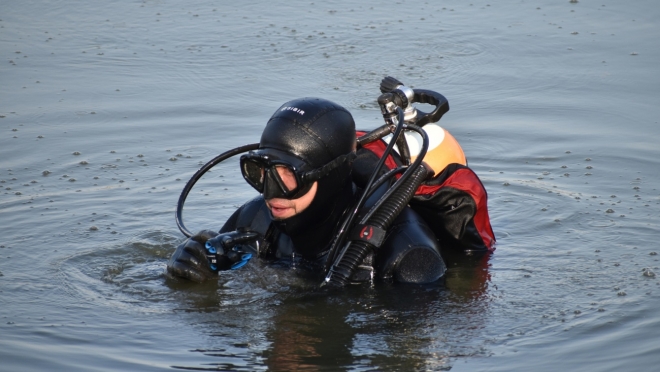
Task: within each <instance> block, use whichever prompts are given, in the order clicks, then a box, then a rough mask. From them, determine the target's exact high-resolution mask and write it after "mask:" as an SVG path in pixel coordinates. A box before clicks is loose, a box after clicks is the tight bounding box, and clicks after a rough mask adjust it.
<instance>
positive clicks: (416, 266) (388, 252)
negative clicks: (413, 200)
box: [375, 208, 447, 283]
mask: <svg viewBox="0 0 660 372" xmlns="http://www.w3.org/2000/svg"><path fill="white" fill-rule="evenodd" d="M375 269H376V272H377V275H378V277H379V278H380V279H386V280H393V281H395V282H399V283H432V282H435V281H436V280H438V279H440V278H442V277H443V276H444V274H445V272H446V271H447V267H446V265H445V262H444V260H443V259H442V256H441V255H440V251H439V248H438V244H437V241H436V239H435V235H434V234H433V232H432V231H431V229H430V228H429V227H428V225H427V224H426V223H425V222H424V221H423V220H422V218H421V217H420V216H419V215H418V214H417V213H415V211H413V210H412V209H410V208H405V209H404V210H403V211H402V212H401V214H399V216H397V218H396V219H395V220H394V222H393V223H392V225H391V226H390V228H389V229H388V230H387V237H386V239H385V242H384V244H383V245H382V246H381V247H379V248H378V249H377V250H376V259H375Z"/></svg>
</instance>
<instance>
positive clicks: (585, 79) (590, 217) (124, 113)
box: [0, 0, 660, 371]
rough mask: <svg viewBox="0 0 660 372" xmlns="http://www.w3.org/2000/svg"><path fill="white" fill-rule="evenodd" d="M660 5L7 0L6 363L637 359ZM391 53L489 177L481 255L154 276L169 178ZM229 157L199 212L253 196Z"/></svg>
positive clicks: (374, 92)
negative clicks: (408, 277) (353, 271)
mask: <svg viewBox="0 0 660 372" xmlns="http://www.w3.org/2000/svg"><path fill="white" fill-rule="evenodd" d="M658 17H660V8H659V7H658V6H657V5H656V3H655V2H652V1H650V0H646V1H636V2H634V3H626V4H623V3H620V2H616V1H611V0H601V1H599V2H590V1H580V2H569V1H547V0H546V1H534V2H530V1H509V2H504V3H502V2H487V1H473V2H471V3H466V2H461V1H445V2H442V3H438V2H425V3H420V2H412V1H399V2H394V3H388V4H383V3H382V2H376V1H363V2H348V1H343V0H337V1H328V2H311V1H309V2H293V3H292V2H285V1H271V2H268V3H265V2H257V1H252V2H249V1H248V2H241V3H232V4H231V5H228V4H225V3H224V2H214V1H207V0H200V1H195V2H193V3H185V4H184V3H181V2H175V1H170V0H162V1H120V2H98V1H97V2H71V1H51V2H41V1H21V2H4V3H2V4H1V5H0V19H1V21H0V132H1V133H2V134H1V137H0V186H2V193H0V225H2V227H3V228H2V232H3V234H2V237H1V238H0V258H1V260H0V304H1V306H0V317H1V322H0V334H1V335H2V337H0V345H1V347H0V350H1V351H0V360H1V361H2V362H1V363H0V370H6V371H16V370H21V371H42V370H62V371H64V370H66V371H72V370H80V371H110V370H133V371H149V370H163V369H194V370H245V371H252V370H449V369H451V370H453V371H462V370H465V371H475V370H489V371H496V370H502V371H511V370H519V371H526V370H530V369H534V370H547V371H556V370H559V369H567V370H572V371H577V370H589V371H596V370H597V371H610V370H612V371H613V370H653V369H655V368H657V365H658V363H659V362H660V347H659V346H658V343H657V335H658V334H660V313H659V312H658V311H657V309H658V308H659V307H660V288H659V282H658V279H657V277H656V276H655V274H660V269H659V268H658V266H659V264H658V255H657V252H658V251H659V250H660V247H659V246H658V243H657V237H658V236H660V217H659V216H660V191H659V190H658V187H659V185H660V182H659V181H660V175H659V173H658V169H659V168H658V160H657V159H658V158H659V157H660V147H658V145H657V139H658V138H659V136H660V129H658V117H659V116H660V102H659V99H658V97H660V94H659V93H660V91H659V88H658V87H660V72H659V70H658V67H657V66H660V49H658V48H657V41H656V40H657V39H658V36H660V29H659V28H660V27H659V26H658V23H657V19H658ZM385 75H392V76H395V77H397V78H399V79H400V80H402V81H404V82H406V83H407V84H409V85H412V86H413V87H418V88H426V89H432V90H437V91H439V92H441V93H442V94H444V95H445V96H446V97H447V98H448V99H449V102H450V106H451V111H450V112H449V113H448V114H446V115H445V116H444V117H443V119H442V121H441V124H442V125H443V126H444V127H445V128H447V129H448V130H450V131H451V132H452V134H453V135H454V136H455V137H456V138H457V139H458V141H459V142H460V143H461V145H462V146H463V148H464V150H465V152H466V155H467V157H468V161H469V164H470V166H471V167H472V168H473V169H474V170H475V171H476V172H477V174H478V175H479V176H480V177H481V179H482V181H483V182H484V184H485V186H486V188H487V190H488V192H489V208H490V215H491V219H492V223H493V227H494V230H495V233H496V236H497V238H498V245H497V250H496V252H495V254H494V255H493V256H492V257H491V258H490V260H488V261H485V262H479V263H476V264H474V265H472V266H457V267H451V268H450V270H449V272H448V275H447V282H446V285H444V286H431V287H420V288H417V287H415V288H410V287H408V286H387V285H381V286H376V287H373V288H352V289H351V290H348V291H346V293H341V294H336V295H332V296H328V295H324V294H321V293H318V292H317V291H315V286H314V283H310V282H308V281H306V280H304V279H302V278H299V277H297V276H296V275H293V274H292V273H291V272H288V271H283V270H279V269H277V268H272V267H267V266H264V265H261V264H259V263H257V262H253V263H252V264H251V265H249V267H248V268H246V269H245V270H241V271H239V272H236V273H234V272H232V273H228V274H226V275H222V277H221V278H220V279H219V280H218V282H217V283H215V282H214V283H205V284H204V285H194V284H190V283H181V282H178V281H174V280H171V279H167V278H166V276H165V275H164V271H165V264H166V261H167V258H168V257H169V256H170V254H171V253H172V252H173V250H174V249H175V247H176V246H177V244H179V243H180V242H181V241H182V240H183V236H182V235H181V234H180V233H179V232H178V231H177V229H176V225H175V223H174V213H173V212H174V207H175V203H176V200H177V198H178V195H179V192H180V190H181V188H182V187H183V185H184V184H185V182H186V181H187V180H188V179H189V178H190V176H191V175H192V174H193V173H194V172H195V171H196V170H197V169H198V168H199V166H200V165H202V164H204V163H205V162H206V161H208V160H209V159H211V158H212V157H214V156H215V155H217V154H218V153H220V152H223V151H225V150H227V149H229V148H233V147H235V146H237V145H241V144H246V143H251V142H256V141H258V138H259V135H260V132H261V130H262V128H263V126H264V125H265V122H266V121H267V119H268V117H269V116H270V115H271V114H272V112H273V111H274V110H275V109H276V108H277V107H279V105H280V104H282V103H283V102H285V101H287V100H290V99H294V98H298V97H303V96H319V97H323V98H327V99H330V100H333V101H336V102H338V103H340V104H342V105H344V106H345V107H347V108H348V109H349V110H350V111H351V112H352V113H353V115H354V117H355V118H356V121H357V123H358V126H359V127H360V128H363V129H370V128H375V127H376V126H378V125H380V124H381V121H382V119H381V118H380V113H379V110H378V106H377V104H376V102H375V100H376V98H377V96H378V84H379V82H380V79H381V78H382V77H383V76H385ZM254 195H255V193H254V191H253V190H251V189H250V188H249V187H246V185H245V184H244V182H243V181H242V180H241V179H240V176H239V174H238V172H237V170H236V164H234V163H228V164H223V165H221V166H219V167H217V168H215V169H214V170H213V172H211V173H209V174H208V175H207V176H205V177H204V179H203V180H202V181H201V182H200V183H199V184H198V186H196V187H195V189H194V190H193V192H192V193H191V195H190V197H189V202H188V204H187V205H186V210H185V213H184V218H185V221H186V224H187V226H188V227H189V228H190V229H191V230H198V229H202V228H219V227H220V226H221V225H222V223H223V221H224V220H225V219H226V218H227V217H228V216H229V215H230V214H231V212H233V210H234V209H235V208H236V207H237V206H239V205H240V204H242V203H243V202H244V201H245V200H248V199H249V198H251V197H253V196H254Z"/></svg>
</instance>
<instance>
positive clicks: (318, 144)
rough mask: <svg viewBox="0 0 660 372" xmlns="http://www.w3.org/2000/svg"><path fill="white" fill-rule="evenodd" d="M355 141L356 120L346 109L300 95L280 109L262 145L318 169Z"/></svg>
mask: <svg viewBox="0 0 660 372" xmlns="http://www.w3.org/2000/svg"><path fill="white" fill-rule="evenodd" d="M354 141H355V122H354V121H353V116H352V115H351V114H350V113H349V112H348V111H347V110H346V109H345V108H343V107H342V106H340V105H338V104H336V103H333V102H330V101H328V100H324V99H321V98H300V99H296V100H293V101H289V102H287V103H285V104H284V105H282V106H281V107H280V108H279V109H277V111H276V112H275V113H274V114H273V116H272V117H271V118H270V120H268V124H266V128H265V129H264V131H263V134H262V135H261V141H260V142H259V148H260V149H269V148H272V149H277V150H280V151H285V152H288V153H290V154H293V155H295V156H297V157H299V158H301V159H303V160H304V161H305V162H306V163H308V164H309V165H310V166H312V167H313V168H317V167H321V166H323V165H325V164H326V163H328V162H330V161H332V160H334V159H335V158H336V157H338V156H340V155H344V154H348V153H349V152H351V151H353V143H354Z"/></svg>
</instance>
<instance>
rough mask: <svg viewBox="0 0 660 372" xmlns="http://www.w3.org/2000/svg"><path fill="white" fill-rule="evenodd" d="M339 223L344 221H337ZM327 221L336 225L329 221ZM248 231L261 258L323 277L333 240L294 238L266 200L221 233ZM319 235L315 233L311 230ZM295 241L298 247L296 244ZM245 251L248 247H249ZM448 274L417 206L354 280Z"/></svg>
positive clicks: (425, 279) (248, 207)
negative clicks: (283, 228) (278, 223)
mask: <svg viewBox="0 0 660 372" xmlns="http://www.w3.org/2000/svg"><path fill="white" fill-rule="evenodd" d="M336 222H337V223H336V225H338V221H336ZM327 223H332V222H331V221H327ZM241 228H248V229H249V230H252V231H256V232H258V233H259V234H260V237H259V239H258V240H257V241H256V242H255V243H252V244H250V247H252V249H253V250H254V251H255V253H257V255H258V256H259V257H261V258H265V259H268V260H273V261H275V262H278V263H284V264H286V265H293V266H294V267H296V268H300V269H303V270H305V271H307V274H309V275H310V276H312V277H317V278H318V276H319V275H321V274H323V266H324V264H325V260H326V257H327V253H328V251H327V250H328V249H329V247H330V243H331V242H332V239H329V240H327V241H325V242H319V239H316V238H315V237H303V238H302V239H301V237H300V236H295V237H291V236H289V235H287V234H285V233H283V232H282V231H280V230H279V229H278V228H277V227H276V226H275V225H274V224H272V219H271V217H270V213H269V211H268V208H267V207H266V203H265V201H264V199H263V198H262V197H261V196H260V197H257V198H255V199H253V200H251V201H249V202H248V203H246V204H244V205H243V206H242V207H240V208H239V209H238V210H237V211H236V212H234V214H233V215H232V216H231V217H230V218H229V220H227V222H226V223H225V225H224V226H223V227H222V229H221V230H220V233H223V232H229V231H234V230H238V229H241ZM311 233H312V234H314V232H313V231H312V232H311ZM294 241H295V243H294ZM244 248H246V247H245V246H244ZM445 271H446V267H445V264H444V261H443V259H442V257H441V255H440V250H439V247H438V243H437V241H436V238H435V235H434V234H433V232H432V231H431V229H430V228H429V227H428V226H427V224H426V222H424V220H423V219H422V218H421V217H420V216H419V215H418V214H417V213H416V212H415V211H413V210H412V209H411V208H405V209H404V210H403V212H402V213H401V214H399V216H398V217H397V218H396V219H395V220H394V222H393V223H392V225H391V226H390V227H389V229H388V230H387V235H386V238H385V241H384V243H383V245H382V246H381V247H379V248H378V249H377V250H376V251H374V252H372V253H371V254H369V255H368V256H367V258H366V259H365V260H364V261H363V263H362V265H360V266H359V269H358V270H357V271H356V272H355V274H354V275H353V276H352V278H351V281H353V282H363V281H369V280H373V279H376V280H394V281H396V282H407V283H430V282H434V281H436V280H438V279H440V278H441V277H442V276H443V275H444V273H445Z"/></svg>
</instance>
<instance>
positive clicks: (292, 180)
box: [275, 165, 298, 191]
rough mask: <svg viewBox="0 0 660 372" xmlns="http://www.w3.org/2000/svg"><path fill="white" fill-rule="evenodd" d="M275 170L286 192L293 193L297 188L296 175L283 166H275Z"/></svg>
mask: <svg viewBox="0 0 660 372" xmlns="http://www.w3.org/2000/svg"><path fill="white" fill-rule="evenodd" d="M275 169H276V170H277V174H278V175H279V176H280V179H281V180H282V183H283V184H284V186H285V187H286V188H287V191H293V190H295V189H296V187H298V182H297V181H296V175H295V173H293V170H292V169H291V168H289V167H287V166H284V165H276V166H275Z"/></svg>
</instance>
